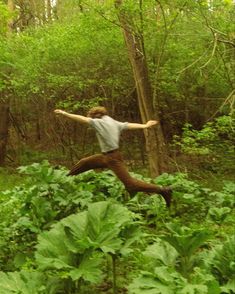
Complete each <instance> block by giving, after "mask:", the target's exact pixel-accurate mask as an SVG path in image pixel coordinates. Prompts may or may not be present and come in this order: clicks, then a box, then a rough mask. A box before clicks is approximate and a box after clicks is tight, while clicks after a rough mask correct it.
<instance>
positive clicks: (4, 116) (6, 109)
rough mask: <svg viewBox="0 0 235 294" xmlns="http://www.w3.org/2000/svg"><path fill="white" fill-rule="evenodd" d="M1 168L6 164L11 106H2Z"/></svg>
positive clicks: (0, 109)
mask: <svg viewBox="0 0 235 294" xmlns="http://www.w3.org/2000/svg"><path fill="white" fill-rule="evenodd" d="M0 118H1V119H0V166H2V165H3V164H4V162H5V157H6V146H7V136H8V126H9V106H8V105H5V104H0Z"/></svg>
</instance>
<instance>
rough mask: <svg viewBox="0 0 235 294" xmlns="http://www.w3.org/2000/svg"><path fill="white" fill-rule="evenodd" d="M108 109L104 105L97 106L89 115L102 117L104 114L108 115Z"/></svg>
mask: <svg viewBox="0 0 235 294" xmlns="http://www.w3.org/2000/svg"><path fill="white" fill-rule="evenodd" d="M107 113H108V112H107V109H106V108H105V107H103V106H96V107H92V108H91V109H90V110H89V111H88V113H87V116H88V117H91V118H101V117H102V116H104V115H107Z"/></svg>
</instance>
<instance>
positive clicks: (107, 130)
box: [90, 115, 128, 152]
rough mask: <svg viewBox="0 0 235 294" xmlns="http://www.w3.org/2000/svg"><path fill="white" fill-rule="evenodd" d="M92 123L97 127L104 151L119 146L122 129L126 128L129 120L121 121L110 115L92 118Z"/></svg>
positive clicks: (97, 134)
mask: <svg viewBox="0 0 235 294" xmlns="http://www.w3.org/2000/svg"><path fill="white" fill-rule="evenodd" d="M90 125H91V126H92V127H93V128H94V129H95V131H96V136H97V138H98V141H99V144H100V148H101V151H102V152H108V151H111V150H114V149H118V148H119V138H120V134H121V131H122V130H124V129H126V128H127V126H128V122H120V121H117V120H115V119H113V118H111V117H110V116H108V115H104V116H102V118H92V119H91V120H90Z"/></svg>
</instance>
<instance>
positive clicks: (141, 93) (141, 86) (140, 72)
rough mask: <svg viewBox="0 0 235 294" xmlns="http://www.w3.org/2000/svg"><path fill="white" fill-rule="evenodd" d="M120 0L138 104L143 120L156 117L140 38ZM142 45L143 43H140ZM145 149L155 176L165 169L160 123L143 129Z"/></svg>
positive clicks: (120, 14) (151, 171)
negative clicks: (155, 126) (154, 126)
mask: <svg viewBox="0 0 235 294" xmlns="http://www.w3.org/2000/svg"><path fill="white" fill-rule="evenodd" d="M122 2H123V1H122V0H115V5H116V8H118V17H119V21H120V24H121V26H122V29H123V33H124V39H125V42H126V46H127V50H128V55H129V60H130V63H131V66H132V70H133V74H134V79H135V83H136V89H137V96H138V105H139V110H140V114H141V119H142V121H143V122H146V121H148V120H151V119H153V118H154V117H155V118H156V119H159V118H158V113H156V114H154V109H153V99H152V89H151V84H150V81H149V76H148V68H147V62H146V58H145V55H144V50H143V46H141V40H143V38H141V37H139V36H137V34H136V33H135V32H134V30H133V29H134V25H133V23H132V22H131V20H130V16H127V15H126V14H125V12H124V11H123V10H122V7H121V6H122ZM142 45H143V44H142ZM144 134H145V139H146V151H147V155H148V161H149V168H150V174H151V176H153V177H155V176H158V175H159V174H161V173H162V172H163V171H164V170H165V169H166V154H167V152H166V148H165V143H164V137H163V133H162V128H161V126H160V124H159V125H158V127H157V128H152V129H149V130H145V132H144Z"/></svg>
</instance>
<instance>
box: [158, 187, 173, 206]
mask: <svg viewBox="0 0 235 294" xmlns="http://www.w3.org/2000/svg"><path fill="white" fill-rule="evenodd" d="M160 194H161V195H162V197H163V198H164V199H165V201H166V206H167V207H170V206H171V199H172V188H171V187H165V188H162V189H161V192H160Z"/></svg>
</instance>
